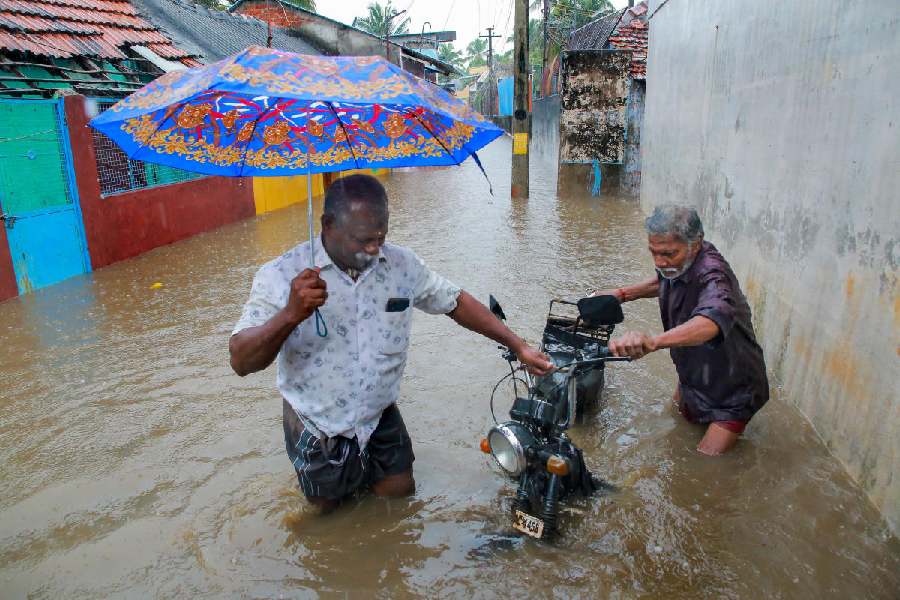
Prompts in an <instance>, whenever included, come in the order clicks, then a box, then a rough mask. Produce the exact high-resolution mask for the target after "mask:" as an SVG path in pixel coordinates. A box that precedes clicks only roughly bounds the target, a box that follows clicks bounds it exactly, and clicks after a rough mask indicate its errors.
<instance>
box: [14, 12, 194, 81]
mask: <svg viewBox="0 0 900 600" xmlns="http://www.w3.org/2000/svg"><path fill="white" fill-rule="evenodd" d="M132 45H141V46H149V47H151V48H152V49H154V51H156V52H157V53H158V54H161V55H164V56H165V57H166V58H169V59H174V60H180V61H181V62H184V63H185V64H187V65H189V66H190V65H193V64H196V63H195V62H194V61H192V60H191V59H190V56H191V55H190V54H189V53H187V52H184V51H182V50H180V49H178V48H176V47H175V46H174V45H173V44H172V42H171V41H170V40H169V39H168V38H167V37H166V36H164V35H163V34H161V33H160V32H159V31H158V30H157V29H156V27H154V26H153V25H152V24H150V23H149V22H147V21H146V20H144V19H143V18H141V16H140V15H139V14H138V12H137V10H136V9H135V7H134V6H132V4H131V3H129V2H126V1H123V0H0V52H4V51H5V52H10V51H19V52H25V53H29V54H32V55H35V56H42V57H52V58H74V57H89V58H95V59H126V58H128V57H129V56H128V54H127V53H126V49H127V48H128V47H129V46H132Z"/></svg>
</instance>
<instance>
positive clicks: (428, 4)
mask: <svg viewBox="0 0 900 600" xmlns="http://www.w3.org/2000/svg"><path fill="white" fill-rule="evenodd" d="M370 1H371V0H317V2H316V11H317V12H318V13H319V14H322V15H325V16H326V17H329V18H332V19H335V20H336V21H341V22H342V23H347V24H348V25H349V24H350V23H352V22H353V18H354V17H364V16H366V14H367V11H366V6H368V4H369V2H370ZM613 5H614V6H616V7H620V8H621V7H624V6H627V5H628V1H627V0H613ZM393 6H394V7H396V9H397V10H403V9H406V13H404V14H403V17H407V16H408V17H410V19H411V21H410V24H409V31H410V33H415V32H419V31H421V30H422V25H424V24H425V22H426V21H428V22H430V23H431V25H430V26H429V25H425V30H426V31H428V29H432V30H434V31H442V30H444V29H448V30H452V31H456V47H457V49H459V50H464V49H465V47H466V44H468V43H469V42H470V41H472V40H473V39H475V37H477V36H478V35H479V34H481V35H486V34H487V31H485V29H486V28H487V27H494V28H495V31H494V33H496V34H499V35H502V36H503V37H502V38H500V39H495V40H494V43H495V44H496V45H498V46H499V48H497V46H495V48H496V49H497V51H499V52H503V51H504V50H506V38H507V36H509V35H511V34H512V17H513V14H512V13H513V2H512V0H393ZM533 16H535V17H539V16H540V11H538V12H536V13H535V14H534V15H533ZM398 18H399V17H398Z"/></svg>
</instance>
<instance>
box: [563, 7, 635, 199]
mask: <svg viewBox="0 0 900 600" xmlns="http://www.w3.org/2000/svg"><path fill="white" fill-rule="evenodd" d="M648 33H649V23H648V21H647V2H646V1H644V2H640V3H638V4H636V5H635V6H634V7H631V8H627V9H624V10H621V11H618V12H615V13H613V14H611V15H607V16H605V17H601V18H599V19H596V20H594V21H592V22H590V23H588V24H587V25H585V26H584V27H581V28H580V29H577V30H575V31H574V32H572V35H571V37H570V38H569V42H568V44H567V47H566V50H565V52H563V54H562V62H561V68H560V153H559V158H560V164H561V169H562V170H569V171H573V172H574V173H573V174H572V175H573V176H574V177H573V178H574V179H578V177H577V175H580V174H584V173H585V172H587V171H590V173H591V177H593V178H594V179H595V184H596V183H599V181H597V179H598V178H599V179H600V180H602V181H603V182H604V189H610V188H619V189H621V190H622V191H623V192H625V193H626V194H629V195H632V196H637V195H638V194H639V192H640V181H641V162H640V160H641V159H640V143H641V126H642V124H643V120H644V101H645V96H646V81H645V79H646V72H647V50H648V39H649V36H648ZM598 188H599V186H597V185H595V189H598Z"/></svg>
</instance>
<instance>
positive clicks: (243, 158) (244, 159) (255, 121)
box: [238, 108, 269, 177]
mask: <svg viewBox="0 0 900 600" xmlns="http://www.w3.org/2000/svg"><path fill="white" fill-rule="evenodd" d="M268 112H269V109H268V108H267V109H266V110H264V111H262V112H260V113H259V116H258V117H256V118H255V119H253V131H251V132H250V136H249V137H248V138H247V147H246V148H245V149H244V153H243V155H242V156H241V168H240V169H238V177H244V167H245V166H247V151H248V150H249V149H250V144H251V143H252V142H253V136H254V135H256V126H257V125H259V120H260V119H262V118H263V116H264V115H266V114H268Z"/></svg>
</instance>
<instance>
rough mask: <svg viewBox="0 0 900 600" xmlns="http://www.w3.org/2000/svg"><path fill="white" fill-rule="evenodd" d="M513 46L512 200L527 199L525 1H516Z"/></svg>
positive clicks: (528, 120) (528, 91) (528, 93)
mask: <svg viewBox="0 0 900 600" xmlns="http://www.w3.org/2000/svg"><path fill="white" fill-rule="evenodd" d="M515 2H516V13H515V18H514V19H515V20H514V26H515V30H514V31H515V34H514V36H515V37H514V38H513V39H514V40H515V47H514V50H513V91H514V95H513V118H512V134H513V150H512V179H511V181H510V192H511V193H512V197H513V198H527V197H528V143H529V140H528V134H529V132H530V130H531V115H530V114H529V112H528V104H529V100H530V99H531V89H530V87H529V86H528V72H529V71H530V69H529V68H528V0H515Z"/></svg>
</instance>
